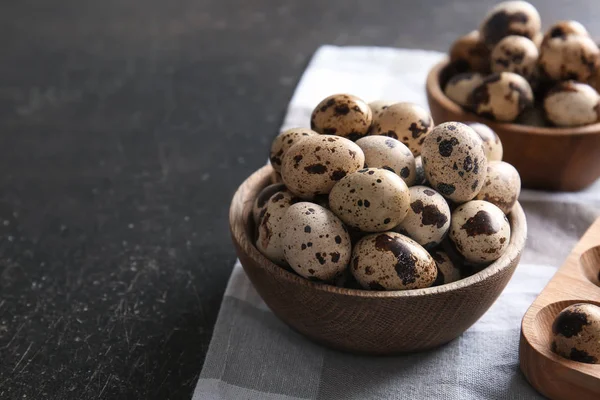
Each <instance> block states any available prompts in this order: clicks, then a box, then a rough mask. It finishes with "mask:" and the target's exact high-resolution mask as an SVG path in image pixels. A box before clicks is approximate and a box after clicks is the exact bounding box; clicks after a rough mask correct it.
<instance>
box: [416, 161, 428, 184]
mask: <svg viewBox="0 0 600 400" xmlns="http://www.w3.org/2000/svg"><path fill="white" fill-rule="evenodd" d="M415 173H416V175H417V178H416V179H415V185H423V184H425V182H427V179H425V170H424V169H423V157H421V156H419V157H415Z"/></svg>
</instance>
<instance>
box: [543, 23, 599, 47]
mask: <svg viewBox="0 0 600 400" xmlns="http://www.w3.org/2000/svg"><path fill="white" fill-rule="evenodd" d="M569 35H575V36H589V33H588V31H587V29H585V27H584V26H583V25H582V24H580V23H579V22H577V21H558V22H557V23H555V24H554V25H552V26H551V27H550V28H548V30H547V31H546V33H545V34H544V38H543V41H542V42H547V41H548V40H550V39H555V38H561V39H564V38H566V37H567V36H569Z"/></svg>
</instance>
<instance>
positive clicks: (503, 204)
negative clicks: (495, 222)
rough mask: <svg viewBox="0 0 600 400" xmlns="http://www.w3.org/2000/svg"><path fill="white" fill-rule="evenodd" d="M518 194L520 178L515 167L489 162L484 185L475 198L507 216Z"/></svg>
mask: <svg viewBox="0 0 600 400" xmlns="http://www.w3.org/2000/svg"><path fill="white" fill-rule="evenodd" d="M520 193H521V177H520V176H519V173H518V172H517V170H516V169H515V167H513V166H512V165H510V164H509V163H506V162H504V161H490V162H489V163H488V167H487V176H486V178H485V183H484V184H483V187H482V188H481V190H480V191H479V193H477V196H475V198H476V199H477V200H485V201H488V202H490V203H492V204H494V205H495V206H497V207H498V208H499V209H501V210H502V212H503V213H504V214H509V213H510V211H511V210H512V208H513V206H514V205H515V203H516V202H517V199H518V198H519V194H520Z"/></svg>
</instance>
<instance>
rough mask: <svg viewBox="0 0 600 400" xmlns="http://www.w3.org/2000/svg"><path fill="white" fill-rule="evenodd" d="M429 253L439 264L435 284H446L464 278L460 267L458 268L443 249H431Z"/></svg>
mask: <svg viewBox="0 0 600 400" xmlns="http://www.w3.org/2000/svg"><path fill="white" fill-rule="evenodd" d="M429 254H431V257H433V259H434V260H435V264H436V265H437V268H438V271H437V278H436V280H435V283H434V284H433V286H439V285H445V284H447V283H452V282H456V281H459V280H460V279H461V278H462V273H461V270H460V268H458V267H457V266H456V265H455V264H454V263H453V262H452V260H451V259H450V257H448V254H446V253H445V252H443V251H441V250H429Z"/></svg>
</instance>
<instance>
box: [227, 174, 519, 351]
mask: <svg viewBox="0 0 600 400" xmlns="http://www.w3.org/2000/svg"><path fill="white" fill-rule="evenodd" d="M271 172H272V168H271V166H265V167H263V168H261V169H260V170H258V171H257V172H255V173H254V174H253V175H252V176H250V177H249V178H248V179H247V180H246V181H245V182H244V183H243V184H242V185H241V186H240V187H239V188H238V190H237V192H236V193H235V195H234V197H233V200H232V202H231V208H230V211H229V224H230V229H231V234H232V237H233V242H234V244H235V246H236V249H237V254H238V256H239V258H240V261H241V263H242V265H243V267H244V270H245V271H246V273H247V274H248V276H249V278H250V280H251V281H252V283H253V284H254V287H255V288H256V290H257V291H258V293H259V294H260V296H261V297H262V298H263V300H264V301H265V303H266V304H267V305H268V306H269V307H270V308H271V310H272V311H273V312H274V313H275V314H276V315H277V316H278V317H279V318H280V319H281V320H283V321H284V322H285V323H287V324H288V325H289V326H291V327H292V328H294V329H295V330H297V331H298V332H300V333H302V334H303V335H305V336H306V337H308V338H310V339H312V340H314V341H316V342H319V343H322V344H323V345H325V346H329V347H333V348H336V349H341V350H345V351H350V352H355V353H365V354H397V353H402V352H410V351H417V350H424V349H428V348H431V347H435V346H439V345H441V344H443V343H446V342H449V341H450V340H452V339H454V338H456V337H457V336H458V335H460V334H461V333H462V332H464V331H465V330H466V329H467V328H469V327H470V326H471V325H472V324H473V323H474V322H475V321H477V320H478V319H479V318H480V317H481V316H482V315H483V313H484V312H485V311H486V310H487V309H488V308H489V307H490V306H491V305H492V303H493V302H494V301H495V300H496V298H497V297H498V295H499V294H500V293H501V292H502V290H503V289H504V287H505V286H506V284H507V283H508V281H509V279H510V277H511V276H512V274H513V272H514V270H515V268H516V266H517V264H518V262H519V258H520V256H521V251H522V250H523V247H524V246H525V239H526V236H527V226H526V221H525V215H524V213H523V210H522V209H521V206H520V205H519V204H518V203H517V204H516V205H515V207H514V208H513V211H512V213H511V214H510V216H509V220H510V223H511V227H512V236H511V240H510V245H509V247H508V249H507V251H506V252H505V253H504V255H503V256H502V257H501V258H500V259H498V260H497V261H496V262H494V263H493V264H492V265H490V266H489V267H487V268H486V269H484V270H483V271H481V272H479V273H477V274H475V275H473V276H470V277H468V278H466V279H463V280H461V281H458V282H454V283H450V284H448V285H443V286H438V287H433V288H427V289H418V290H410V291H389V292H376V291H366V290H354V289H344V288H337V287H334V286H329V285H324V284H320V283H315V282H311V281H308V280H306V279H304V278H301V277H299V276H297V275H295V274H293V273H290V272H288V271H286V270H284V269H283V268H281V267H279V266H277V265H275V264H273V263H272V262H271V261H269V260H268V259H267V258H265V257H264V256H263V255H262V254H261V253H260V252H259V251H258V250H257V249H256V247H255V246H254V240H253V238H254V228H255V227H254V223H253V220H252V203H253V202H254V199H255V197H256V196H257V194H258V192H259V191H260V190H261V189H262V188H263V187H265V186H266V185H268V184H269V183H270V175H271Z"/></svg>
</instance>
